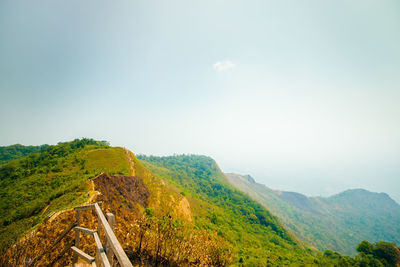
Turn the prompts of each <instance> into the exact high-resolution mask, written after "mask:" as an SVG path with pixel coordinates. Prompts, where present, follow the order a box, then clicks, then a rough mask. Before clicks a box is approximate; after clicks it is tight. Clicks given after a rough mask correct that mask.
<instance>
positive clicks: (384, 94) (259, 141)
mask: <svg viewBox="0 0 400 267" xmlns="http://www.w3.org/2000/svg"><path fill="white" fill-rule="evenodd" d="M399 14H400V2H399V1H395V0H393V1H369V0H359V1H337V0H336V1H317V0H315V1H295V0H293V1H221V0H219V1H218V0H210V1H208V0H202V1H183V0H182V1H153V0H147V1H118V2H116V1H112V2H110V1H54V0H51V1H50V0H48V1H43V0H41V1H8V0H6V1H1V3H0V99H1V105H0V112H1V114H2V116H1V117H0V123H1V131H0V145H9V144H14V143H22V144H26V145H28V144H43V143H49V144H55V143H57V142H59V141H67V140H71V139H74V138H77V137H93V138H96V139H101V140H108V141H110V142H111V144H112V145H119V146H125V147H127V148H129V149H131V150H132V151H133V152H135V153H143V154H154V155H170V154H174V153H175V154H180V153H186V154H204V155H208V156H211V157H213V158H214V159H215V160H216V161H217V163H218V164H219V165H220V167H221V168H222V170H223V171H225V172H238V173H241V174H250V175H252V176H253V177H254V178H255V179H256V180H257V181H258V182H260V183H263V184H266V185H267V186H269V187H272V188H275V189H282V190H291V191H297V192H301V193H305V194H307V195H323V196H326V195H331V194H334V193H338V192H340V191H342V190H345V189H349V188H365V189H368V190H371V191H376V192H386V193H388V194H389V195H390V196H392V197H393V198H394V199H395V200H397V201H398V202H400V179H399V178H400V165H399V163H400V162H399V161H400V138H399V136H400V122H399V118H400V106H399V99H400V75H399V74H400V34H399V32H400V15H399Z"/></svg>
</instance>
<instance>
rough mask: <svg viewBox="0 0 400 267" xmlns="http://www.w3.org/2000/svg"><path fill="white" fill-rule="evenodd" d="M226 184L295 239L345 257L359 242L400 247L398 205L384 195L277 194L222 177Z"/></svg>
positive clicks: (361, 191) (236, 178)
mask: <svg viewBox="0 0 400 267" xmlns="http://www.w3.org/2000/svg"><path fill="white" fill-rule="evenodd" d="M225 176H226V177H227V179H228V180H229V182H230V183H231V184H232V185H233V186H235V187H236V188H238V189H239V190H241V191H243V192H245V193H247V194H248V195H249V196H251V197H252V198H253V199H254V200H257V201H259V202H260V203H261V204H262V205H263V206H264V207H266V208H267V209H268V210H270V211H271V212H272V213H273V214H274V215H276V216H277V217H278V218H279V219H280V220H281V221H282V222H283V224H284V225H285V226H286V227H287V228H288V229H289V230H290V231H292V232H293V233H294V234H295V235H296V236H297V237H298V238H300V239H301V240H303V241H305V242H307V243H309V244H310V245H312V246H314V247H316V248H318V249H320V250H325V249H331V250H334V251H338V252H340V253H344V254H347V255H354V254H355V253H356V250H355V247H356V245H357V244H358V243H360V242H361V241H362V240H369V241H371V242H376V241H379V240H385V241H395V242H397V244H399V243H400V205H399V204H398V203H396V202H395V201H394V200H393V199H391V198H390V197H389V195H387V194H385V193H374V192H369V191H367V190H364V189H352V190H347V191H344V192H342V193H340V194H337V195H334V196H331V197H307V196H305V195H302V194H299V193H296V192H286V191H277V190H273V189H270V188H268V187H267V186H265V185H262V184H259V183H257V182H256V181H255V180H254V179H253V178H252V177H251V176H249V175H238V174H234V173H227V174H225Z"/></svg>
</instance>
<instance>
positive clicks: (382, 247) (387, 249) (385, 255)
mask: <svg viewBox="0 0 400 267" xmlns="http://www.w3.org/2000/svg"><path fill="white" fill-rule="evenodd" d="M373 255H374V256H375V257H377V258H380V259H384V260H386V261H387V263H388V264H389V265H390V266H396V264H398V263H400V253H399V251H398V250H397V248H396V246H395V245H393V244H392V243H388V242H384V241H380V242H377V243H375V246H374V248H373Z"/></svg>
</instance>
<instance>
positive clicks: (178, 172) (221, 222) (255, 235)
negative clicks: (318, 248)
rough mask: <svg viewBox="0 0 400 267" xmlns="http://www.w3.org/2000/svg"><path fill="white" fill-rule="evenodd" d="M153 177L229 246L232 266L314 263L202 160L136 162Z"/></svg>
mask: <svg viewBox="0 0 400 267" xmlns="http://www.w3.org/2000/svg"><path fill="white" fill-rule="evenodd" d="M138 158H139V159H140V160H141V161H142V162H143V164H144V165H145V166H146V167H147V168H148V169H149V170H150V171H151V172H152V173H154V174H156V175H157V176H159V177H161V178H162V179H163V180H164V181H166V182H167V183H168V184H170V185H171V186H173V187H175V188H176V189H177V190H180V191H181V194H183V195H186V197H187V198H188V199H189V202H190V204H191V211H192V214H193V217H194V220H195V224H196V225H197V227H198V228H202V229H204V228H206V229H209V230H210V231H215V232H217V233H218V234H219V235H220V236H223V237H224V238H226V239H227V240H228V241H229V242H231V243H232V244H233V246H234V254H235V255H236V256H237V257H236V262H237V264H239V263H241V262H243V263H244V264H245V265H249V266H265V265H268V264H269V265H281V266H282V265H296V266H301V265H302V264H312V263H314V258H313V257H312V256H311V255H310V254H309V253H307V252H306V251H305V250H302V249H301V248H300V247H299V245H298V244H297V242H296V241H295V239H294V238H293V237H292V236H291V235H290V234H289V233H288V232H287V231H286V230H285V229H284V228H283V227H282V226H281V225H280V223H279V222H278V221H277V219H276V218H275V217H274V216H272V215H271V214H270V213H269V212H268V211H267V210H266V209H265V208H263V207H262V206H261V205H259V204H258V203H256V202H255V201H253V200H251V199H250V198H249V197H248V196H246V195H245V194H243V193H241V192H239V191H238V190H236V189H234V188H233V187H232V186H230V185H229V183H228V182H227V181H226V179H225V177H224V175H223V173H222V172H221V171H220V170H219V168H218V166H217V165H216V163H215V162H214V161H213V160H212V159H210V158H208V157H205V156H172V157H146V156H139V157H138Z"/></svg>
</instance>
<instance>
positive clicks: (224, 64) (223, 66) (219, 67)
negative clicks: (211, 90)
mask: <svg viewBox="0 0 400 267" xmlns="http://www.w3.org/2000/svg"><path fill="white" fill-rule="evenodd" d="M235 66H236V65H235V64H234V63H233V62H232V61H229V60H227V61H217V62H216V63H215V64H214V65H213V68H214V69H215V70H216V71H225V70H228V69H232V68H234V67H235Z"/></svg>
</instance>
